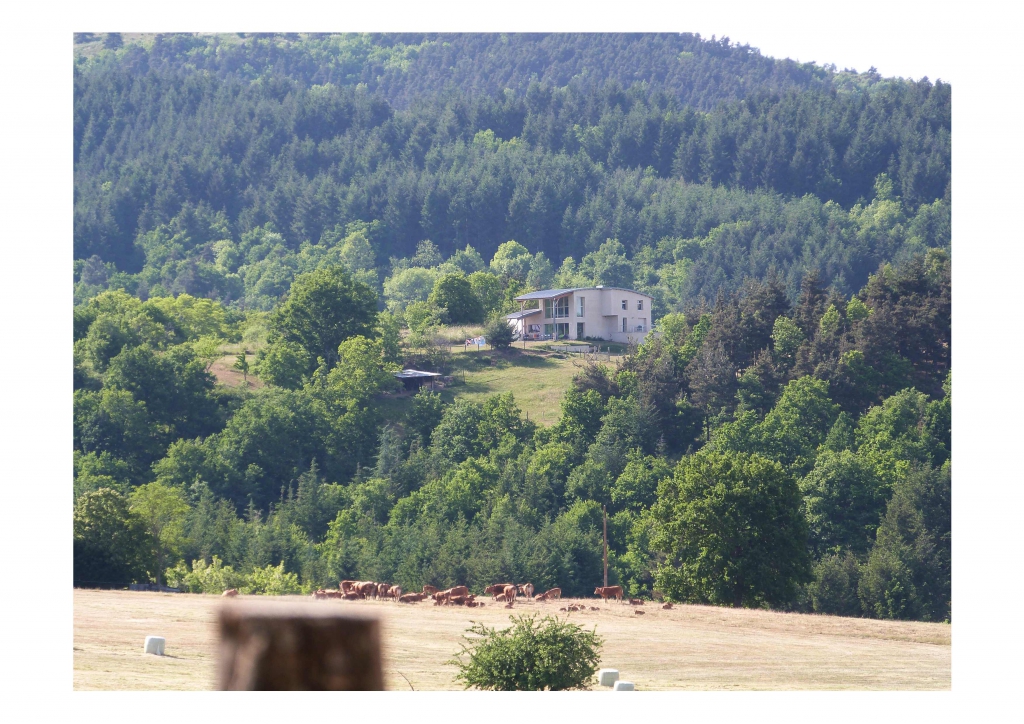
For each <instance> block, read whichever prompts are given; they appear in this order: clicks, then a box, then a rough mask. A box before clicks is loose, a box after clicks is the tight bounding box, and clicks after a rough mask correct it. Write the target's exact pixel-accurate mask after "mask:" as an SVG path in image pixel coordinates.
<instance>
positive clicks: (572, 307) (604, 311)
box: [531, 288, 653, 343]
mask: <svg viewBox="0 0 1024 724" xmlns="http://www.w3.org/2000/svg"><path fill="white" fill-rule="evenodd" d="M562 296H565V297H568V298H569V316H568V317H554V316H552V317H548V316H547V314H548V312H547V305H546V304H545V300H541V303H540V308H541V310H542V312H541V314H539V315H534V316H533V317H532V318H531V321H536V322H539V323H540V324H542V325H545V326H544V329H545V330H546V329H548V327H547V325H551V332H552V333H555V332H556V330H557V327H555V325H557V324H568V338H569V339H574V340H575V339H583V338H586V337H589V338H591V339H603V340H606V341H611V342H621V343H630V342H637V343H639V342H642V341H643V340H644V338H646V337H647V334H648V333H649V332H650V327H651V311H652V310H651V305H652V303H653V300H652V299H651V297H649V296H648V295H646V294H641V293H639V292H634V291H627V290H624V289H611V288H603V289H597V288H594V289H578V290H575V291H573V292H570V293H568V294H566V295H562ZM581 297H582V298H583V300H584V303H583V315H582V316H579V306H578V305H579V300H580V298H581ZM623 301H625V303H626V308H625V309H623V308H622V303H623ZM551 306H552V308H554V307H555V305H554V304H552V305H551ZM638 306H642V309H638ZM554 313H555V312H554V309H552V314H554ZM623 319H625V322H626V331H623V327H622V323H623ZM580 323H582V324H583V335H582V336H578V334H577V333H578V331H579V329H578V327H577V325H578V324H580Z"/></svg>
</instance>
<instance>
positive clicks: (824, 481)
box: [800, 450, 889, 555]
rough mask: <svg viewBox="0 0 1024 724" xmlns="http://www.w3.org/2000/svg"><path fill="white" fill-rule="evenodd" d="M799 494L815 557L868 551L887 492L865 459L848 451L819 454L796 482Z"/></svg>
mask: <svg viewBox="0 0 1024 724" xmlns="http://www.w3.org/2000/svg"><path fill="white" fill-rule="evenodd" d="M800 491H801V493H803V496H804V506H805V514H806V517H807V524H808V528H809V532H810V539H809V542H810V545H811V548H812V549H813V550H814V551H815V552H816V553H817V554H819V555H821V554H824V553H825V552H827V551H828V552H837V551H840V550H842V549H844V548H849V549H850V550H852V551H854V552H855V553H865V552H866V551H867V550H868V548H869V547H870V545H871V542H872V541H873V540H874V537H875V529H876V528H877V527H878V520H879V517H880V516H881V513H882V511H883V510H884V508H885V500H886V495H887V493H888V492H889V491H888V488H887V487H886V486H885V484H884V483H883V482H882V481H881V480H880V479H879V478H878V476H877V475H876V474H875V470H874V468H873V467H872V465H871V464H870V463H869V462H868V461H867V460H865V459H864V458H862V457H860V456H859V455H857V454H855V453H853V452H851V451H850V450H842V451H841V452H832V451H830V450H826V451H823V452H822V453H821V454H820V455H819V456H818V459H817V460H816V461H815V464H814V468H813V469H812V470H811V471H810V472H809V473H808V474H807V476H806V477H804V478H803V479H801V480H800Z"/></svg>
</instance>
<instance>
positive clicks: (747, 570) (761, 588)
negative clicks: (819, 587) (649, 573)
mask: <svg viewBox="0 0 1024 724" xmlns="http://www.w3.org/2000/svg"><path fill="white" fill-rule="evenodd" d="M652 511H653V514H654V516H655V519H656V521H657V524H658V528H657V531H656V533H655V538H654V541H653V542H652V546H653V547H654V548H655V549H656V550H659V551H661V552H663V553H665V554H666V556H667V558H666V560H665V562H664V563H662V564H660V565H659V566H658V568H657V571H656V573H655V585H656V586H657V588H659V589H660V590H662V591H664V592H665V594H666V595H667V596H669V597H670V598H672V599H674V600H681V601H699V602H706V603H717V604H731V605H733V606H758V605H762V604H769V605H772V604H775V605H777V604H779V603H782V602H786V601H789V600H791V599H792V597H793V595H794V592H795V590H796V587H797V585H799V584H801V583H805V582H807V581H809V580H810V561H809V559H808V556H807V551H806V540H807V527H806V523H805V522H804V519H803V515H802V512H801V509H800V495H799V490H798V488H797V486H796V482H795V481H794V480H793V479H792V477H791V476H790V475H788V474H787V473H786V472H785V470H784V469H783V468H782V466H781V465H779V463H777V462H774V461H771V460H767V459H765V458H763V457H761V456H759V455H749V454H745V453H726V454H723V453H716V452H705V451H701V452H699V453H696V454H695V455H693V456H690V457H688V458H684V459H683V460H682V461H680V463H679V466H678V467H677V468H676V472H675V475H674V477H672V478H667V479H665V480H664V481H663V482H662V483H661V485H660V486H659V488H658V501H657V503H655V505H654V507H653V509H652Z"/></svg>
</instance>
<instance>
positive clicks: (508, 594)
mask: <svg viewBox="0 0 1024 724" xmlns="http://www.w3.org/2000/svg"><path fill="white" fill-rule="evenodd" d="M517 591H518V589H517V588H516V587H515V586H514V585H512V584H511V583H510V584H509V585H507V586H505V600H506V601H508V602H510V603H515V600H516V593H517Z"/></svg>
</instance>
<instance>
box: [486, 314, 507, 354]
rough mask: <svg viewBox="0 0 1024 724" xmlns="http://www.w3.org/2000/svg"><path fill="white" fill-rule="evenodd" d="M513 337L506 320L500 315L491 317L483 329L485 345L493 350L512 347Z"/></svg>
mask: <svg viewBox="0 0 1024 724" xmlns="http://www.w3.org/2000/svg"><path fill="white" fill-rule="evenodd" d="M514 336H515V335H514V334H513V332H512V327H511V326H509V323H508V320H507V319H505V317H504V315H501V314H496V315H494V316H493V317H491V319H490V321H489V322H488V323H487V327H486V328H485V329H484V338H485V339H487V344H489V345H491V347H493V348H494V349H508V348H509V347H510V346H511V345H512V338H513V337H514Z"/></svg>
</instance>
